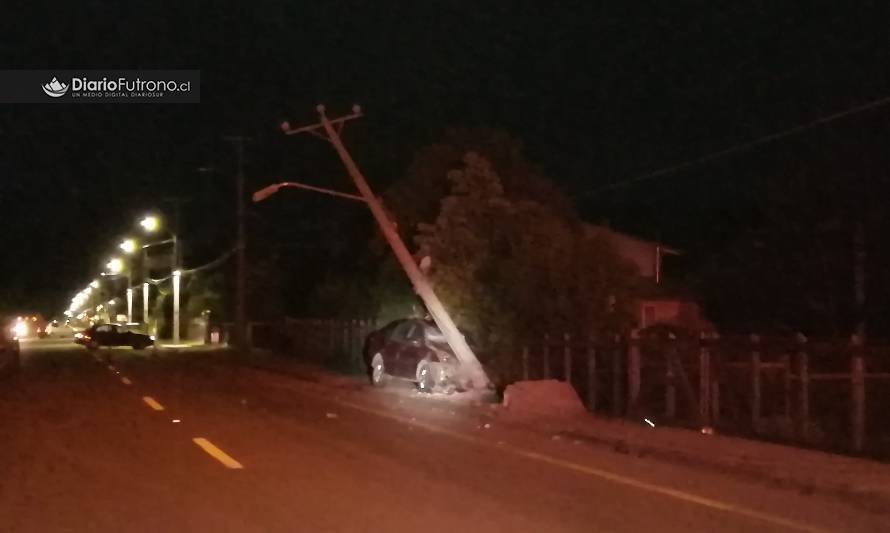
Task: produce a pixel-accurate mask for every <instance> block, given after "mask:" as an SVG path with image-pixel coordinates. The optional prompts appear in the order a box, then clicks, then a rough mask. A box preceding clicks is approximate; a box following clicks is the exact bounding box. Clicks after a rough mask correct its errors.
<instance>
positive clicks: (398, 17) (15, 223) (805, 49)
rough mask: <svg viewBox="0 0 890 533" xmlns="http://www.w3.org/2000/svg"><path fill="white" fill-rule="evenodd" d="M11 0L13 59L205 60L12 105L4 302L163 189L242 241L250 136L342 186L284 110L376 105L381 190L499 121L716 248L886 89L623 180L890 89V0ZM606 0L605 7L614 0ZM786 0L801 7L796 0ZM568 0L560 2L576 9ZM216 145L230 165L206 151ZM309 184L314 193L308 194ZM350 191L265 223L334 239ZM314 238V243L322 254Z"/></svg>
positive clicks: (200, 232)
mask: <svg viewBox="0 0 890 533" xmlns="http://www.w3.org/2000/svg"><path fill="white" fill-rule="evenodd" d="M165 4H166V3H162V2H152V3H141V2H98V1H82V2H64V3H63V2H56V3H53V2H49V3H47V2H22V1H12V2H5V3H4V8H3V11H4V14H3V17H2V20H0V65H2V68H4V69H15V68H50V69H52V68H121V69H136V68H198V69H200V70H201V72H202V103H201V104H197V105H162V104H160V105H157V104H147V105H135V104H130V105H122V104H118V105H73V104H72V105H66V106H40V105H17V106H12V105H8V104H7V105H0V180H2V181H0V216H2V219H3V235H4V244H5V246H4V253H3V257H2V260H0V303H6V304H11V305H15V306H28V307H32V306H36V307H40V308H41V309H43V310H46V311H57V310H58V309H60V308H61V306H62V305H64V302H66V301H67V298H69V297H70V296H71V293H72V292H73V291H75V290H76V289H78V288H80V287H82V286H83V284H84V283H85V282H87V281H88V280H89V279H90V277H91V276H93V275H94V273H95V272H96V271H97V270H98V268H99V265H100V264H101V260H102V258H103V257H105V256H106V255H107V253H108V251H109V250H110V249H111V246H113V243H114V242H115V239H116V238H117V237H118V236H120V235H123V234H125V233H127V232H128V228H129V227H130V226H129V225H130V221H131V220H133V219H134V217H136V216H137V215H138V214H140V213H141V212H142V211H144V210H145V209H148V208H160V209H167V210H168V212H169V211H170V208H169V204H165V199H168V198H184V199H186V202H185V203H184V204H182V207H181V215H180V217H181V219H180V221H179V225H180V227H181V232H182V233H183V236H184V238H185V239H186V241H187V242H188V243H189V245H190V248H189V250H190V252H188V254H189V255H187V256H186V260H187V261H190V262H192V263H196V262H200V261H203V260H207V259H210V258H212V257H214V255H215V254H217V253H219V252H220V251H221V250H223V249H224V248H225V247H226V246H227V245H229V244H230V229H231V224H232V217H231V214H230V213H231V208H230V206H231V205H232V194H233V193H232V186H231V179H230V175H231V172H232V168H233V167H232V165H233V158H232V152H231V149H230V148H229V147H228V146H227V145H226V144H225V143H223V142H222V141H221V140H220V136H221V135H223V134H230V133H243V134H248V135H251V136H253V137H254V138H255V142H254V143H253V144H252V146H251V147H250V148H249V152H250V161H249V167H248V168H249V173H250V185H251V187H254V186H259V185H262V184H264V183H266V182H268V181H270V180H271V179H272V177H274V176H298V177H300V178H301V179H304V180H306V181H311V182H313V183H317V184H320V185H329V186H336V187H339V188H343V187H345V186H346V185H347V183H346V181H345V179H344V178H343V175H344V174H343V171H342V170H341V168H340V166H339V164H338V162H337V161H336V159H335V156H334V154H333V152H332V151H331V150H330V148H329V147H327V146H325V145H323V144H322V143H320V142H317V141H316V140H314V139H312V138H311V137H306V138H299V139H295V138H293V137H291V138H284V137H283V136H282V135H280V134H279V133H278V131H277V129H276V127H277V124H278V123H279V122H280V121H281V120H282V119H285V118H287V119H289V120H290V121H291V122H292V123H295V124H296V123H300V122H302V121H308V120H311V119H312V118H313V112H312V110H313V107H314V105H315V104H316V103H319V102H324V103H326V104H327V105H328V108H329V109H330V110H331V112H332V113H334V112H336V111H335V110H337V109H342V110H343V111H346V110H348V108H349V106H350V105H351V104H352V103H353V102H359V103H361V104H362V105H363V107H364V109H365V111H366V113H367V117H366V118H365V119H363V120H362V121H361V123H356V124H354V125H351V126H350V127H349V128H348V134H347V136H346V140H347V142H348V143H349V145H350V147H351V148H352V150H353V152H354V155H355V157H356V159H357V160H358V161H359V163H360V164H361V165H362V166H363V168H364V170H365V171H366V174H367V175H368V177H369V179H370V180H371V181H372V183H373V184H374V185H375V186H377V187H378V188H382V187H384V186H385V184H386V183H387V182H388V181H389V180H391V179H392V178H393V177H395V176H398V175H399V174H400V173H401V172H402V171H403V169H404V166H405V164H406V162H407V159H408V157H409V155H410V154H411V153H412V151H413V150H415V149H416V148H417V147H419V146H421V145H423V144H425V143H428V142H430V141H432V140H434V139H435V138H436V137H437V135H438V134H439V133H440V132H441V131H442V130H443V128H445V127H447V126H495V127H500V128H504V129H506V130H509V131H511V132H513V133H515V134H516V135H517V136H519V137H520V138H522V139H523V140H524V141H525V144H526V147H527V152H528V155H529V156H530V157H531V158H532V159H533V160H534V161H535V162H537V163H538V164H540V165H541V166H542V168H543V169H544V170H545V172H546V174H547V175H548V176H550V177H551V178H552V179H553V180H554V181H556V182H558V183H559V184H560V185H561V186H562V187H563V188H564V189H565V190H566V192H568V193H569V194H570V195H572V196H573V197H575V199H576V200H577V201H578V203H579V206H580V207H581V211H582V213H583V214H584V215H585V216H587V217H588V218H590V219H600V218H608V219H610V220H611V221H612V222H613V223H614V224H615V225H617V226H619V227H625V228H629V229H631V230H633V231H636V232H639V233H643V234H647V235H648V236H653V237H659V238H662V239H664V240H667V241H669V242H671V243H676V244H678V245H680V246H683V247H685V248H687V249H690V250H693V251H695V250H699V251H708V250H711V249H714V248H715V247H718V246H719V244H720V243H721V242H722V241H724V240H726V239H730V238H732V237H733V235H734V234H736V233H738V232H739V231H742V230H743V229H744V228H745V227H746V225H749V224H752V223H754V219H755V218H756V217H755V215H753V214H752V210H751V204H750V203H751V202H752V201H753V199H754V198H756V196H757V194H758V191H759V190H760V189H758V187H760V186H761V185H762V182H763V181H764V180H773V179H781V176H782V175H783V173H787V172H789V171H793V169H795V168H797V167H798V166H799V165H800V164H801V163H800V162H801V161H802V160H806V159H807V158H809V157H812V156H813V154H818V153H820V152H821V151H823V149H824V144H825V143H826V142H827V139H829V137H830V138H834V137H832V136H838V135H839V136H841V137H843V136H845V135H850V136H856V135H857V134H860V133H861V131H860V130H861V128H863V127H866V126H865V125H864V124H866V123H867V124H868V127H872V128H874V127H876V126H875V125H876V124H878V126H879V127H880V125H882V124H884V123H885V122H886V120H887V119H888V118H890V111H888V110H886V109H884V110H880V111H877V112H873V113H870V114H869V115H868V116H867V117H852V118H850V119H847V120H845V121H843V122H841V123H838V124H836V125H833V126H832V127H831V128H822V129H820V130H817V131H814V132H810V133H807V134H806V135H802V136H799V137H796V138H793V139H789V140H786V141H782V142H779V143H776V144H775V145H771V146H767V147H763V148H759V149H758V150H755V151H752V152H748V153H743V154H739V155H736V156H733V157H731V158H727V159H725V160H722V161H719V162H716V163H713V164H709V165H705V166H702V167H697V168H694V169H692V170H689V171H684V172H681V173H678V174H675V175H670V176H665V177H663V178H661V179H659V180H657V181H653V182H648V183H646V185H638V186H635V187H633V188H629V189H623V190H620V191H618V192H613V193H606V194H595V195H591V194H585V191H590V190H592V189H596V188H598V187H600V186H602V185H604V184H608V183H611V182H614V181H619V180H622V179H626V178H630V177H633V176H636V175H640V174H645V173H647V172H650V171H653V170H656V169H658V168H661V167H665V166H669V165H672V164H674V163H677V162H681V161H684V160H686V159H690V158H695V157H698V156H700V155H703V154H706V153H709V152H712V151H715V150H719V149H722V148H724V147H726V146H729V145H732V144H735V143H737V142H741V141H746V140H749V139H752V138H755V137H758V136H760V135H763V134H767V133H770V132H773V131H776V130H781V129H784V128H786V127H789V126H792V125H795V124H798V123H801V122H806V121H809V120H811V119H813V118H815V117H817V116H820V115H824V114H828V113H832V112H835V111H839V110H842V109H844V108H847V107H851V106H854V105H857V104H861V103H864V102H866V101H869V100H872V99H875V98H879V97H882V96H885V95H888V94H890V33H888V32H887V31H886V22H887V20H888V17H887V15H888V10H887V8H885V7H883V5H884V4H883V3H882V2H858V3H857V2H853V3H838V2H800V3H799V4H798V3H795V2H781V3H776V2H760V1H756V2H737V3H736V6H718V5H715V4H716V3H714V2H706V1H686V0H677V1H672V2H654V1H651V2H635V3H633V2H568V1H567V2H520V1H511V2H506V1H501V2H448V1H443V2H381V1H367V2H352V3H350V2H337V1H331V2H312V3H310V2H297V1H288V2H283V1H282V2H263V1H255V2H230V1H221V2H212V3H211V2H208V3H204V2H200V3H199V2H181V3H171V4H175V5H169V6H168V5H165ZM597 4H601V5H597ZM775 4H781V6H777V5H775ZM555 6H558V7H555ZM206 165H213V166H214V167H216V168H218V169H219V170H220V172H219V173H217V174H199V173H197V172H195V170H194V169H195V168H197V167H199V166H206ZM310 196H311V195H310ZM350 209H351V208H350V207H348V206H346V207H343V206H339V205H338V206H337V207H333V206H332V205H331V204H330V203H329V202H328V201H327V200H326V199H324V198H317V197H299V198H298V197H297V196H291V197H289V198H287V199H286V201H281V200H275V201H274V202H272V205H271V206H270V207H268V208H266V209H261V210H257V211H256V214H255V215H254V219H253V223H252V224H253V227H254V228H255V231H257V232H260V233H262V234H263V235H265V237H266V238H267V240H269V241H279V242H289V243H292V244H293V245H294V246H300V243H307V244H306V246H307V249H312V246H313V245H312V243H313V242H316V241H317V235H318V233H319V232H322V233H326V234H329V235H333V234H334V233H336V232H337V231H338V228H339V226H338V224H340V222H339V221H338V220H339V219H340V218H344V217H345V218H347V219H348V218H349V217H350V216H353V215H352V214H350V212H349V210H350ZM307 253H310V252H307Z"/></svg>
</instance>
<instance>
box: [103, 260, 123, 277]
mask: <svg viewBox="0 0 890 533" xmlns="http://www.w3.org/2000/svg"><path fill="white" fill-rule="evenodd" d="M105 268H107V269H108V273H109V274H120V273H121V272H123V270H124V262H123V261H122V260H121V259H120V258H118V257H114V258H112V259H111V261H109V262H108V264H107V265H105Z"/></svg>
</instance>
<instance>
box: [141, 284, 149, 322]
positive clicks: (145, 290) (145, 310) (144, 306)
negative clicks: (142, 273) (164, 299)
mask: <svg viewBox="0 0 890 533" xmlns="http://www.w3.org/2000/svg"><path fill="white" fill-rule="evenodd" d="M142 323H143V324H145V328H146V329H148V282H147V281H146V282H144V283H143V284H142Z"/></svg>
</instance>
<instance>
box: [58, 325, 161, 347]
mask: <svg viewBox="0 0 890 533" xmlns="http://www.w3.org/2000/svg"><path fill="white" fill-rule="evenodd" d="M74 342H76V343H77V344H82V345H84V346H86V347H87V348H89V349H91V350H94V349H96V348H99V347H102V346H130V347H132V348H133V349H134V350H142V349H145V348H147V347H149V346H151V345H152V344H154V343H155V338H154V336H152V335H146V334H144V333H139V332H137V331H133V330H132V329H130V327H128V326H125V325H122V324H96V325H95V326H92V327H90V328H87V329H85V330H83V331H80V332H77V333H75V334H74Z"/></svg>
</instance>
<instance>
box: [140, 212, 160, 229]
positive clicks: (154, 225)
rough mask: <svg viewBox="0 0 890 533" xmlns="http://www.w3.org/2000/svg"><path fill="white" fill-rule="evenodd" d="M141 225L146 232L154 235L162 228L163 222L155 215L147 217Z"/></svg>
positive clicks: (141, 221)
mask: <svg viewBox="0 0 890 533" xmlns="http://www.w3.org/2000/svg"><path fill="white" fill-rule="evenodd" d="M139 225H140V226H142V228H143V229H144V230H145V231H147V232H149V233H154V232H155V231H158V228H160V227H161V220H160V219H159V218H158V217H156V216H154V215H147V216H145V217H144V218H143V219H142V220H140V221H139Z"/></svg>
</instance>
